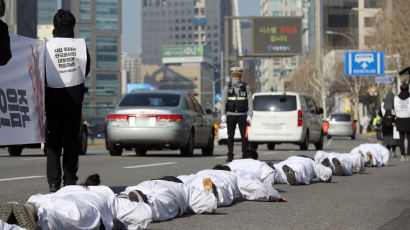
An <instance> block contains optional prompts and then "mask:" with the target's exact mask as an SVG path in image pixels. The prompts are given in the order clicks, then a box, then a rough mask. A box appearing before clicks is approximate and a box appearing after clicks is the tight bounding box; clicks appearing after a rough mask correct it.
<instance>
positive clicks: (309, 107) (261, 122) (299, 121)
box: [248, 92, 324, 150]
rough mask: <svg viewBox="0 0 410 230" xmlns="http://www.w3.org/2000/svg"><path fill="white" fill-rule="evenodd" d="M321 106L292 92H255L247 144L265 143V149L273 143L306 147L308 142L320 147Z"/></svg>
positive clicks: (270, 147) (252, 146)
mask: <svg viewBox="0 0 410 230" xmlns="http://www.w3.org/2000/svg"><path fill="white" fill-rule="evenodd" d="M322 113H323V109H321V108H318V107H317V106H316V104H315V102H314V101H313V99H312V97H310V96H307V95H304V94H300V93H294V92H270V93H255V94H254V95H253V118H252V123H251V126H250V127H249V130H248V131H249V133H248V139H249V142H250V146H251V148H253V149H257V148H258V145H260V144H267V145H268V149H269V150H273V149H275V145H276V144H282V143H293V144H297V145H299V146H300V149H301V150H307V149H308V147H309V143H313V144H315V147H316V149H317V150H321V149H322V148H323V137H324V134H323V128H322V118H321V117H322V115H321V114H322Z"/></svg>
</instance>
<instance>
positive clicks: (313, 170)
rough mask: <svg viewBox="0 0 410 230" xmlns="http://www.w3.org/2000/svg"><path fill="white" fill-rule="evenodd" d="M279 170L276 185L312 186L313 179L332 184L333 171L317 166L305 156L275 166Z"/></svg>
mask: <svg viewBox="0 0 410 230" xmlns="http://www.w3.org/2000/svg"><path fill="white" fill-rule="evenodd" d="M274 168H275V169H276V170H277V172H278V173H277V174H276V175H277V176H276V177H275V183H278V184H286V183H287V184H290V185H299V184H310V182H311V181H312V180H313V178H315V177H317V178H319V179H320V180H321V181H324V182H330V181H331V179H332V169H330V168H329V167H326V166H324V165H322V164H316V163H315V162H314V160H313V159H311V158H310V157H305V156H291V157H289V158H288V159H286V160H285V161H282V162H279V163H278V164H275V165H274Z"/></svg>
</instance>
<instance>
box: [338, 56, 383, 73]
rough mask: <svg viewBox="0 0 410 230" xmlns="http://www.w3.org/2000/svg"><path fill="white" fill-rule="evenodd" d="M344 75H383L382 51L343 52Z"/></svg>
mask: <svg viewBox="0 0 410 230" xmlns="http://www.w3.org/2000/svg"><path fill="white" fill-rule="evenodd" d="M345 75H346V76H381V75H384V53H383V52H345Z"/></svg>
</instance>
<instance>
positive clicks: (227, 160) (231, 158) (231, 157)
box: [226, 154, 233, 162]
mask: <svg viewBox="0 0 410 230" xmlns="http://www.w3.org/2000/svg"><path fill="white" fill-rule="evenodd" d="M232 161H233V155H231V154H228V158H227V159H226V162H232Z"/></svg>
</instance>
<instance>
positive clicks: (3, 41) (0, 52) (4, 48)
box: [0, 0, 11, 66]
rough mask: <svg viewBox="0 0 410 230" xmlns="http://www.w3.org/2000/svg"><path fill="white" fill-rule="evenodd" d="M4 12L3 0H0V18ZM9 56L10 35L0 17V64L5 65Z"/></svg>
mask: <svg viewBox="0 0 410 230" xmlns="http://www.w3.org/2000/svg"><path fill="white" fill-rule="evenodd" d="M5 13H6V5H5V3H4V0H0V18H1V17H3V16H4V14H5ZM10 58H11V51H10V36H9V30H8V27H7V24H6V23H4V22H3V21H2V20H1V19H0V66H3V65H6V64H7V62H8V61H9V60H10Z"/></svg>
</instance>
